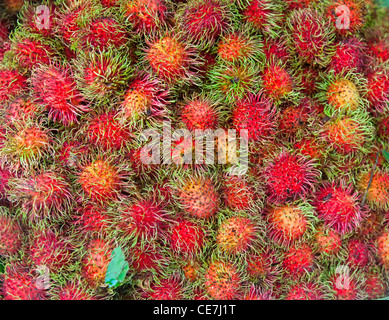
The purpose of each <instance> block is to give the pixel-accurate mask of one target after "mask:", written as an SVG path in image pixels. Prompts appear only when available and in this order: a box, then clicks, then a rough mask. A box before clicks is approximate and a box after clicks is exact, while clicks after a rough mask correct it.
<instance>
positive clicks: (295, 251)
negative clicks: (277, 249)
mask: <svg viewBox="0 0 389 320" xmlns="http://www.w3.org/2000/svg"><path fill="white" fill-rule="evenodd" d="M314 263H315V257H314V254H313V250H312V248H311V247H310V246H309V245H308V244H305V243H304V244H301V245H299V246H292V247H291V248H290V249H289V250H288V251H287V252H286V253H285V256H284V260H283V262H282V265H283V269H284V270H285V271H286V272H287V273H288V274H289V275H290V276H291V277H292V278H298V277H301V276H303V275H304V274H305V273H306V272H308V273H309V272H311V271H312V269H313V267H314Z"/></svg>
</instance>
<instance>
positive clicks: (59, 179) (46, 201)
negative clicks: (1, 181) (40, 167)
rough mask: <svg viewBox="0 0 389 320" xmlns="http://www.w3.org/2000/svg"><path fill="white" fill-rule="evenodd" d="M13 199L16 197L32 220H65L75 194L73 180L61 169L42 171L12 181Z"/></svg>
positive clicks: (11, 193) (11, 196) (32, 221)
mask: <svg viewBox="0 0 389 320" xmlns="http://www.w3.org/2000/svg"><path fill="white" fill-rule="evenodd" d="M9 185H10V195H9V199H10V200H11V201H17V202H18V203H20V204H21V206H22V208H23V209H24V214H25V215H26V217H27V219H28V220H29V222H31V223H34V224H36V223H39V222H41V221H42V220H53V221H57V220H62V219H64V218H65V217H67V216H68V215H69V210H70V208H71V206H72V202H73V200H74V199H73V195H72V193H71V189H70V184H69V182H68V181H67V179H66V178H65V176H64V175H62V174H61V173H59V172H56V171H54V170H53V171H52V170H50V171H48V170H46V171H41V172H37V173H34V174H31V175H29V176H28V177H20V178H14V179H12V180H10V181H9Z"/></svg>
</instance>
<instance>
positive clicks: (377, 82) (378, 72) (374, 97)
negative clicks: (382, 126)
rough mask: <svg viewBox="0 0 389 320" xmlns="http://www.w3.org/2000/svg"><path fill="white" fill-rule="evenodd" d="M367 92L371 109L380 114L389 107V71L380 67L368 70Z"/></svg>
mask: <svg viewBox="0 0 389 320" xmlns="http://www.w3.org/2000/svg"><path fill="white" fill-rule="evenodd" d="M366 77H367V93H366V97H367V100H368V101H369V110H371V111H373V112H375V113H377V114H380V113H381V112H383V111H385V110H387V109H388V107H387V105H388V102H389V72H388V70H387V69H385V68H382V67H378V68H374V69H372V70H369V71H368V72H367V76H366Z"/></svg>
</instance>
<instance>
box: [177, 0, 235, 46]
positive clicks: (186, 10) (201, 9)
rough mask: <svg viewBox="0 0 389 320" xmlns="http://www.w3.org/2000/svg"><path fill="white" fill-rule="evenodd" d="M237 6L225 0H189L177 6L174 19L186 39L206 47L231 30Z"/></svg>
mask: <svg viewBox="0 0 389 320" xmlns="http://www.w3.org/2000/svg"><path fill="white" fill-rule="evenodd" d="M234 13H235V14H236V13H237V8H236V6H235V4H234V3H230V2H228V1H224V0H199V1H198V0H189V1H187V2H185V3H180V4H179V5H178V7H177V10H176V13H175V16H174V20H175V21H176V23H177V26H178V29H179V30H180V32H182V33H183V34H184V36H185V37H186V39H188V40H189V41H190V42H192V43H194V44H196V46H198V47H199V48H202V49H206V48H209V47H210V46H212V45H213V44H215V43H216V41H217V40H218V39H219V37H220V36H223V35H224V34H225V33H226V32H228V31H229V30H231V28H232V23H233V19H234V17H233V16H234Z"/></svg>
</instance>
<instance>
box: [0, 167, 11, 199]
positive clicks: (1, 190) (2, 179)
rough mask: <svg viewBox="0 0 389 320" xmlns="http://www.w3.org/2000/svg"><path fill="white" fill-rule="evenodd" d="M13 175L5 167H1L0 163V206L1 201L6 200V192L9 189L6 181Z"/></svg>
mask: <svg viewBox="0 0 389 320" xmlns="http://www.w3.org/2000/svg"><path fill="white" fill-rule="evenodd" d="M13 176H14V174H13V173H12V172H11V171H10V170H9V169H7V168H6V167H4V168H2V167H1V165H0V206H1V205H2V201H5V200H6V194H7V192H8V190H9V185H8V181H9V180H10V179H11V178H12V177H13Z"/></svg>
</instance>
